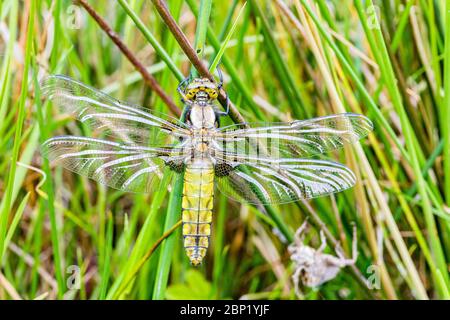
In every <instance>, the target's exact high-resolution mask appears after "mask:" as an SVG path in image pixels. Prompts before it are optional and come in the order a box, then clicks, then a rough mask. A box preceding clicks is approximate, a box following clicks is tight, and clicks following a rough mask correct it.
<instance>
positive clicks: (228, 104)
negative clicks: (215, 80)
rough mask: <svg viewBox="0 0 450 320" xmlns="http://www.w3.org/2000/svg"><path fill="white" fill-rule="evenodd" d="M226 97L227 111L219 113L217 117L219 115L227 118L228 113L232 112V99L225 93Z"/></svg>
mask: <svg viewBox="0 0 450 320" xmlns="http://www.w3.org/2000/svg"><path fill="white" fill-rule="evenodd" d="M225 96H226V102H225V104H226V107H225V111H219V112H217V115H218V116H227V115H228V113H229V112H230V98H229V97H228V94H227V93H225Z"/></svg>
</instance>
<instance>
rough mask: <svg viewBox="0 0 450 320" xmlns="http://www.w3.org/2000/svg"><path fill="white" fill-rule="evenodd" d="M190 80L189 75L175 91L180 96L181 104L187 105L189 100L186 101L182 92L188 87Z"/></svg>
mask: <svg viewBox="0 0 450 320" xmlns="http://www.w3.org/2000/svg"><path fill="white" fill-rule="evenodd" d="M190 80H191V75H189V76H188V77H186V78H184V79H183V81H181V82H180V84H179V85H178V87H177V91H178V93H179V94H180V96H181V101H182V102H183V103H188V101H189V99H187V98H186V96H185V94H184V90H185V89H186V86H187V85H188V83H189V81H190Z"/></svg>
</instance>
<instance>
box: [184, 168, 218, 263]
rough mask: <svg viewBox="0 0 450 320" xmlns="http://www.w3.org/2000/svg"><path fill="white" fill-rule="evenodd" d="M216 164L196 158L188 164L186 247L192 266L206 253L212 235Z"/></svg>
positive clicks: (185, 186)
mask: <svg viewBox="0 0 450 320" xmlns="http://www.w3.org/2000/svg"><path fill="white" fill-rule="evenodd" d="M213 197H214V167H213V165H212V163H211V162H210V161H205V160H194V161H193V162H191V163H189V164H188V165H187V166H186V171H185V173H184V186H183V202H182V207H183V238H184V248H185V250H186V254H187V256H188V257H189V260H190V261H191V263H192V265H194V266H197V265H199V264H200V263H201V262H202V260H203V258H204V257H205V255H206V250H207V249H208V246H209V237H210V235H211V222H212V209H213Z"/></svg>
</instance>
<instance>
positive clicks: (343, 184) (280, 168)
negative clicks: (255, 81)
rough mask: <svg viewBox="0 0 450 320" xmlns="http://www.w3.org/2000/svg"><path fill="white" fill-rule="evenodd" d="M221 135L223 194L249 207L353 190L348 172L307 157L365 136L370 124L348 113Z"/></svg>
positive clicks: (224, 131)
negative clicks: (251, 204)
mask: <svg viewBox="0 0 450 320" xmlns="http://www.w3.org/2000/svg"><path fill="white" fill-rule="evenodd" d="M243 127H244V125H233V126H229V127H225V128H222V129H219V132H218V133H217V135H216V136H215V143H214V144H213V147H214V149H215V153H214V157H215V160H216V163H217V165H216V176H217V182H218V184H219V189H220V191H221V192H223V193H224V194H225V195H227V196H229V197H231V198H234V199H237V200H240V201H246V202H250V203H262V204H276V203H287V202H291V201H297V200H299V199H310V198H315V197H319V196H324V195H328V194H332V193H335V192H340V191H343V190H345V189H347V188H350V187H352V186H353V185H354V184H355V175H354V174H353V172H352V171H351V170H350V169H349V168H347V167H346V166H344V165H342V164H339V163H335V162H332V161H326V160H317V159H312V158H309V157H312V156H315V155H320V154H323V153H325V152H328V151H331V150H335V149H338V148H340V147H342V146H343V145H344V144H346V143H353V142H356V141H358V140H359V139H360V138H362V137H364V136H366V135H367V134H368V133H369V132H370V131H371V130H372V129H373V126H372V123H371V121H370V120H369V119H368V118H366V117H365V116H362V115H359V114H352V113H345V114H338V115H332V116H326V117H320V118H315V119H310V120H303V121H294V122H292V123H278V124H270V125H269V126H264V124H256V125H255V126H254V127H251V128H243Z"/></svg>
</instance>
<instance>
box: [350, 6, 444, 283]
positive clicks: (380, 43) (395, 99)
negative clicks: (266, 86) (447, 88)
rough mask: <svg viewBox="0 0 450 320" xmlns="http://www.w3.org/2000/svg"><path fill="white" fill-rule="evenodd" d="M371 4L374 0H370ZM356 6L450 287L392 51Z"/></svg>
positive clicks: (433, 250) (435, 248)
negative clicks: (401, 132) (395, 118)
mask: <svg viewBox="0 0 450 320" xmlns="http://www.w3.org/2000/svg"><path fill="white" fill-rule="evenodd" d="M369 2H370V4H371V5H373V4H372V1H371V0H369ZM355 4H356V8H357V10H358V14H359V15H360V20H361V22H362V23H363V26H364V29H365V32H366V36H367V38H371V39H372V41H371V44H373V45H375V43H376V45H377V46H376V47H372V52H379V59H377V62H378V65H379V66H380V69H381V73H382V76H383V79H384V81H385V83H386V89H387V90H388V92H389V95H390V97H391V99H392V103H393V104H394V107H395V109H396V111H397V113H398V115H399V117H400V122H401V125H402V129H403V134H404V137H405V142H406V146H407V150H408V152H409V155H410V160H411V165H412V168H413V171H414V174H415V177H416V179H417V186H418V190H419V194H420V196H421V201H422V209H423V212H424V217H425V221H426V225H427V230H428V237H429V239H430V242H431V247H432V252H433V254H434V259H435V260H436V266H437V269H438V270H437V271H440V272H441V273H442V274H443V277H444V279H445V285H446V286H447V287H448V273H447V272H446V271H444V270H447V266H446V263H445V258H444V255H443V250H442V247H441V243H440V240H439V236H438V233H437V229H436V223H435V220H434V216H433V213H432V208H431V203H430V199H429V197H428V193H427V190H426V182H425V180H424V178H423V175H422V172H421V167H420V164H419V158H418V155H417V153H416V152H415V150H416V148H415V146H414V144H415V142H414V132H413V131H412V128H411V124H410V122H409V119H408V116H407V113H406V112H405V109H404V106H403V102H402V97H401V93H400V91H399V88H398V86H397V80H396V78H395V74H394V70H393V67H392V64H391V61H390V59H389V53H388V51H387V48H386V45H385V42H384V38H383V35H382V33H381V30H380V29H379V28H372V29H371V31H370V30H369V28H368V27H367V25H366V24H367V23H366V21H367V20H366V16H365V14H364V8H365V7H364V5H363V4H362V2H361V1H360V0H355Z"/></svg>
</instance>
